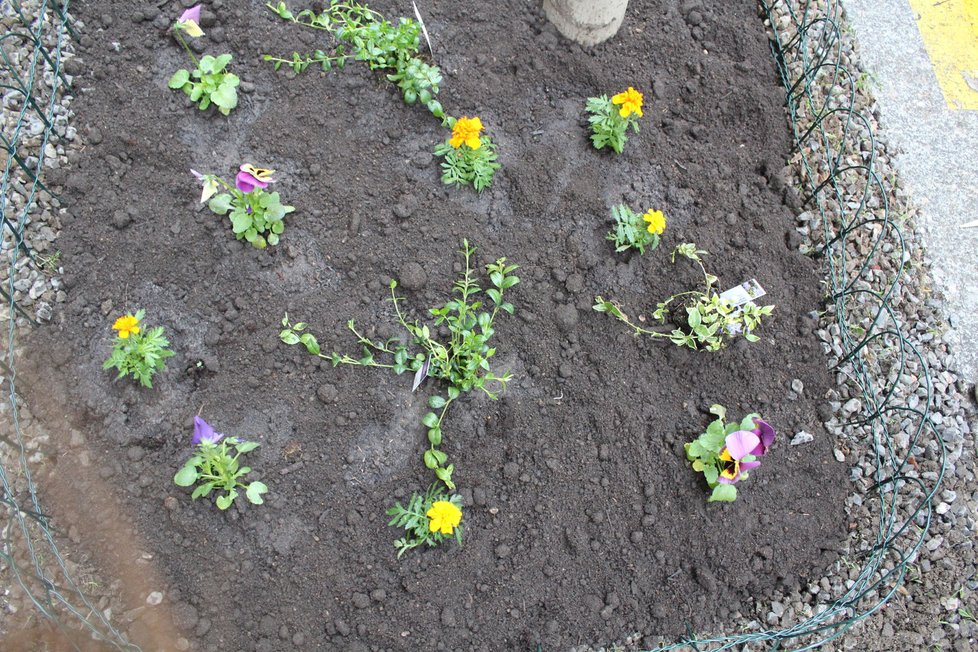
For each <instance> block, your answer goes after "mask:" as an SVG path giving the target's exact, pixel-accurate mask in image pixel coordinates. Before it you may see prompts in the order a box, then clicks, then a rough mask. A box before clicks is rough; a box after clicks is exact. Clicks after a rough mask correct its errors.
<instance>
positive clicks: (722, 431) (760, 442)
mask: <svg viewBox="0 0 978 652" xmlns="http://www.w3.org/2000/svg"><path fill="white" fill-rule="evenodd" d="M710 414H714V415H716V417H717V418H716V419H715V420H714V421H713V422H711V423H710V425H709V426H708V427H707V429H706V432H704V433H703V434H701V435H700V436H699V437H697V438H696V439H695V440H693V441H692V442H690V443H688V444H685V446H684V447H685V450H686V458H687V459H688V460H689V461H690V462H692V465H693V470H694V471H699V472H701V473H703V476H704V477H705V478H706V483H707V485H709V487H710V488H711V489H713V493H712V494H711V495H710V501H711V502H733V501H734V500H736V499H737V487H735V486H734V485H735V484H736V483H738V482H740V481H742V480H746V479H747V477H748V471H751V470H753V469H756V468H757V467H759V466H760V465H761V463H760V461H759V458H761V457H764V455H765V454H766V453H767V450H768V448H770V447H771V444H773V443H774V438H775V436H776V433H775V431H774V428H772V427H771V426H770V425H769V424H768V423H767V422H766V421H764V420H762V419H761V418H760V417H759V416H758V415H757V414H748V415H747V416H746V417H744V418H743V419H742V420H741V421H739V422H737V421H734V422H732V423H724V419H725V418H726V416H727V411H726V409H725V408H724V407H723V406H722V405H713V406H711V407H710Z"/></svg>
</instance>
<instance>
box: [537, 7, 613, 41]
mask: <svg viewBox="0 0 978 652" xmlns="http://www.w3.org/2000/svg"><path fill="white" fill-rule="evenodd" d="M626 7H628V0H543V9H544V11H545V12H546V13H547V18H548V19H549V20H550V22H551V23H553V24H554V27H556V28H557V30H558V31H559V32H560V33H561V34H563V35H564V36H566V37H567V38H569V39H571V40H572V41H576V42H577V43H580V44H581V45H597V44H598V43H601V42H602V41H606V40H608V39H609V38H611V37H612V36H614V35H615V34H616V33H617V32H618V28H619V27H621V21H622V19H623V18H624V17H625V9H626Z"/></svg>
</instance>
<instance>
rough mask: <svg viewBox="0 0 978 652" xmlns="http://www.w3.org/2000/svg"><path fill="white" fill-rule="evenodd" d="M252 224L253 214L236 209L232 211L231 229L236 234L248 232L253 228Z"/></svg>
mask: <svg viewBox="0 0 978 652" xmlns="http://www.w3.org/2000/svg"><path fill="white" fill-rule="evenodd" d="M251 224H252V219H251V215H248V214H247V213H245V212H244V211H238V210H235V211H234V212H233V213H231V230H232V231H234V234H235V235H238V234H242V233H247V232H248V230H249V229H251V228H252V226H251ZM252 239H254V237H252Z"/></svg>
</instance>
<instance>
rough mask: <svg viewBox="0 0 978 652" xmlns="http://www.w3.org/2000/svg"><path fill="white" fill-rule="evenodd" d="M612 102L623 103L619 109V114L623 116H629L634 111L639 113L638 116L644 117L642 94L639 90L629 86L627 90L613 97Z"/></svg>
mask: <svg viewBox="0 0 978 652" xmlns="http://www.w3.org/2000/svg"><path fill="white" fill-rule="evenodd" d="M611 103H612V104H621V108H620V109H618V115H620V116H621V117H623V118H627V117H628V116H630V115H631V114H633V113H637V114H638V117H640V118H641V117H642V94H641V93H639V92H638V91H637V90H635V89H634V88H632V87H631V86H629V87H628V90H627V91H624V92H622V93H618V94H617V95H615V96H614V97H612V98H611Z"/></svg>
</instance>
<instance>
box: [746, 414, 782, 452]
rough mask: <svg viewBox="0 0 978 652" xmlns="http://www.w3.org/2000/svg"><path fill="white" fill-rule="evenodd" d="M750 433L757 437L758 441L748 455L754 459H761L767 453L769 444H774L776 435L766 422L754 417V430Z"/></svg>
mask: <svg viewBox="0 0 978 652" xmlns="http://www.w3.org/2000/svg"><path fill="white" fill-rule="evenodd" d="M751 432H753V433H754V434H755V435H757V437H758V439H759V440H760V441H759V442H758V444H757V446H756V447H755V448H754V450H752V451H751V453H750V454H751V455H753V456H754V457H761V456H762V455H764V454H765V453H766V452H767V449H768V448H770V447H771V444H773V443H774V436H775V434H776V433H775V432H774V428H772V427H771V425H770V424H769V423H768V422H767V421H764V420H763V419H760V418H758V417H754V429H753V430H752V431H751Z"/></svg>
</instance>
